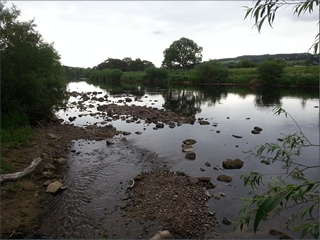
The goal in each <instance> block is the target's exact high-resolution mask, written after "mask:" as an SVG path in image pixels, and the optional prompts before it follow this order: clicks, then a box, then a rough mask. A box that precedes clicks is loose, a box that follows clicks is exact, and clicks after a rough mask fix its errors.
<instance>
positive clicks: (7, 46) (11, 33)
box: [0, 3, 66, 123]
mask: <svg viewBox="0 0 320 240" xmlns="http://www.w3.org/2000/svg"><path fill="white" fill-rule="evenodd" d="M0 11H1V15H0V25H1V42H0V44H1V46H0V47H1V70H2V72H1V115H2V116H3V115H4V114H6V115H10V114H15V115H16V114H18V115H20V116H26V117H27V119H28V122H30V123H36V122H37V121H38V120H46V119H49V118H50V117H51V116H52V111H53V108H54V107H57V106H59V105H60V104H62V103H63V101H64V99H65V94H64V90H65V87H66V81H65V77H64V71H63V68H62V66H61V64H60V61H59V60H60V56H59V54H58V52H57V51H56V50H55V49H54V48H53V46H52V44H48V43H46V42H44V41H43V40H42V37H41V35H40V34H39V33H38V32H37V31H36V30H35V29H34V27H35V26H36V25H35V24H34V23H33V21H28V22H21V21H18V17H19V15H20V11H19V10H18V9H17V8H16V7H15V6H14V5H13V6H12V8H11V9H8V8H5V3H0Z"/></svg>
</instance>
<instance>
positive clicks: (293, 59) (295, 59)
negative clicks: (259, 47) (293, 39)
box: [216, 53, 319, 66]
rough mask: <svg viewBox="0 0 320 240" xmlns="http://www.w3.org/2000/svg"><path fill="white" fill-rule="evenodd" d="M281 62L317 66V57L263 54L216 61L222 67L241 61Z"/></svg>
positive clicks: (296, 54)
mask: <svg viewBox="0 0 320 240" xmlns="http://www.w3.org/2000/svg"><path fill="white" fill-rule="evenodd" d="M268 59H272V60H283V61H285V62H287V64H288V65H291V66H294V65H300V66H301V65H306V62H309V64H310V65H319V56H317V55H313V54H310V53H284V54H264V55H243V56H240V57H236V58H221V59H216V60H217V61H218V62H220V63H222V64H223V65H232V64H237V63H238V62H239V61H241V60H249V61H251V62H253V63H259V62H262V61H264V60H268Z"/></svg>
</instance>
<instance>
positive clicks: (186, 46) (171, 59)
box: [162, 37, 203, 70]
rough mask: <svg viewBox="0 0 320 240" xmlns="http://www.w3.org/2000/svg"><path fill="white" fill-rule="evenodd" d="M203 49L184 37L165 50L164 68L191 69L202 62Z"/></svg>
mask: <svg viewBox="0 0 320 240" xmlns="http://www.w3.org/2000/svg"><path fill="white" fill-rule="evenodd" d="M202 50H203V48H202V47H200V46H198V45H197V44H196V43H195V42H194V41H193V40H190V39H188V38H185V37H182V38H180V39H179V40H177V41H174V42H173V43H172V44H171V45H170V47H169V48H167V49H165V50H164V52H163V54H164V60H163V62H162V66H163V67H165V68H167V69H169V70H171V69H181V68H182V69H191V68H193V67H194V66H195V65H196V64H197V63H200V62H201V61H202V54H201V52H202Z"/></svg>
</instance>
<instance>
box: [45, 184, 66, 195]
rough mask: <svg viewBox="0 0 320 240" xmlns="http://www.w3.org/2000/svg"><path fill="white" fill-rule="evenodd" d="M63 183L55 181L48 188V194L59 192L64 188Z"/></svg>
mask: <svg viewBox="0 0 320 240" xmlns="http://www.w3.org/2000/svg"><path fill="white" fill-rule="evenodd" d="M62 185H63V184H62V183H61V182H59V181H55V182H53V183H50V184H49V185H48V187H47V191H46V192H47V193H53V194H55V193H57V192H58V191H59V189H60V188H61V187H62Z"/></svg>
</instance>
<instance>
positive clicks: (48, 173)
mask: <svg viewBox="0 0 320 240" xmlns="http://www.w3.org/2000/svg"><path fill="white" fill-rule="evenodd" d="M42 175H43V176H44V177H46V178H50V177H52V175H53V173H52V172H50V171H45V172H42Z"/></svg>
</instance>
